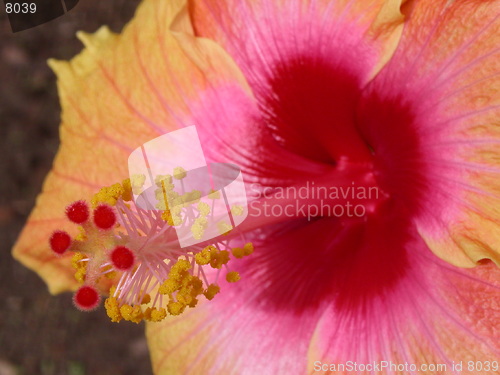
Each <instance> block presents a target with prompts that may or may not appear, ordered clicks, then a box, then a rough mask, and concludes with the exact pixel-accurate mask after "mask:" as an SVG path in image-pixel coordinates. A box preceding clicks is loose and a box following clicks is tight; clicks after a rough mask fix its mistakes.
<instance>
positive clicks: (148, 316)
mask: <svg viewBox="0 0 500 375" xmlns="http://www.w3.org/2000/svg"><path fill="white" fill-rule="evenodd" d="M153 309H155V307H148V308H146V310H144V312H143V313H142V318H143V319H144V320H147V321H148V322H150V321H151V313H152V312H153Z"/></svg>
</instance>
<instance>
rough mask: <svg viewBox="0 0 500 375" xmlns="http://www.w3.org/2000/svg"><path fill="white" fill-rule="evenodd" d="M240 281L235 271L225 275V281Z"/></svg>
mask: <svg viewBox="0 0 500 375" xmlns="http://www.w3.org/2000/svg"><path fill="white" fill-rule="evenodd" d="M240 279H241V277H240V274H239V273H238V272H236V271H231V272H228V273H227V275H226V280H227V281H228V282H230V283H235V282H236V281H238V280H240Z"/></svg>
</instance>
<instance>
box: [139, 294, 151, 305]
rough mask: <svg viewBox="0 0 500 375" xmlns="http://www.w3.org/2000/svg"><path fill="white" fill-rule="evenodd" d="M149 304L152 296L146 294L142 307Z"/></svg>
mask: <svg viewBox="0 0 500 375" xmlns="http://www.w3.org/2000/svg"><path fill="white" fill-rule="evenodd" d="M149 302H151V296H150V295H149V294H145V295H144V297H142V301H141V305H145V304H147V303H149Z"/></svg>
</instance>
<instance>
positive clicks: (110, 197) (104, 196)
mask: <svg viewBox="0 0 500 375" xmlns="http://www.w3.org/2000/svg"><path fill="white" fill-rule="evenodd" d="M123 192H124V190H123V186H122V185H121V184H114V185H111V186H108V187H103V188H102V189H101V190H100V191H99V192H98V193H97V194H95V195H94V197H93V198H92V200H91V201H90V203H92V207H97V205H98V204H99V203H107V204H109V205H110V206H114V205H116V201H117V200H118V199H119V198H120V197H121V196H122V195H123Z"/></svg>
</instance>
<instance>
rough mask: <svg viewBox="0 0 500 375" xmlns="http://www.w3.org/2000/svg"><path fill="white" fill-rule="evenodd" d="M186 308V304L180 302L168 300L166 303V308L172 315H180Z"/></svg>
mask: <svg viewBox="0 0 500 375" xmlns="http://www.w3.org/2000/svg"><path fill="white" fill-rule="evenodd" d="M185 309H186V305H184V304H183V303H180V302H169V303H168V305H167V310H168V312H169V313H170V314H172V315H180V314H182V313H183V312H184V310H185Z"/></svg>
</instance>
